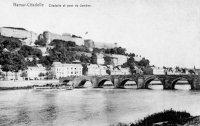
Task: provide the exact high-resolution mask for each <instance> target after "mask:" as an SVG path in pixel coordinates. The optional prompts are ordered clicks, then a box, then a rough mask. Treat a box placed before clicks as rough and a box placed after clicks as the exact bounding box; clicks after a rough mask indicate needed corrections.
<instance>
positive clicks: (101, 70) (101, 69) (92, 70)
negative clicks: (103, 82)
mask: <svg viewBox="0 0 200 126" xmlns="http://www.w3.org/2000/svg"><path fill="white" fill-rule="evenodd" d="M87 68H88V72H87V75H88V76H97V75H108V74H107V73H106V70H107V69H108V68H107V67H106V66H102V65H97V64H90V65H88V66H87Z"/></svg>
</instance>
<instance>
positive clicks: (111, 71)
mask: <svg viewBox="0 0 200 126" xmlns="http://www.w3.org/2000/svg"><path fill="white" fill-rule="evenodd" d="M0 73H1V74H0V76H1V77H0V78H1V80H42V79H45V78H46V77H47V76H49V75H48V74H50V75H51V76H52V78H51V79H59V78H62V77H68V76H82V75H83V66H82V65H81V64H66V63H61V62H54V63H53V65H52V68H51V70H47V69H46V68H45V67H43V66H42V65H41V64H37V66H32V67H28V69H27V70H25V71H19V72H17V73H14V72H3V71H0ZM128 74H130V72H129V68H121V67H113V66H111V65H109V66H103V65H97V64H88V65H87V71H86V75H87V76H97V75H128ZM2 75H4V77H3V76H2Z"/></svg>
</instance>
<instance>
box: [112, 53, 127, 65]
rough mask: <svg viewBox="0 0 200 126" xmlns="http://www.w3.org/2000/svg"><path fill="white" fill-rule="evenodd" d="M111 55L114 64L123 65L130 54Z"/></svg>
mask: <svg viewBox="0 0 200 126" xmlns="http://www.w3.org/2000/svg"><path fill="white" fill-rule="evenodd" d="M109 56H110V57H112V59H113V64H114V66H119V65H123V64H124V63H126V62H127V60H128V56H125V55H117V54H112V55H109Z"/></svg>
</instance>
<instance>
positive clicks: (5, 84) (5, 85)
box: [0, 80, 59, 90]
mask: <svg viewBox="0 0 200 126" xmlns="http://www.w3.org/2000/svg"><path fill="white" fill-rule="evenodd" d="M51 83H53V84H54V83H59V80H25V81H0V90H9V89H28V88H32V87H33V86H34V85H38V86H42V85H46V84H51Z"/></svg>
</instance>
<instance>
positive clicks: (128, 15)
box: [0, 0, 200, 68]
mask: <svg viewBox="0 0 200 126" xmlns="http://www.w3.org/2000/svg"><path fill="white" fill-rule="evenodd" d="M13 3H18V4H23V3H43V4H44V5H45V6H44V7H14V6H13ZM49 4H61V5H63V4H66V5H70V4H73V5H74V4H77V5H80V4H88V5H91V6H90V7H71V8H70V7H49ZM3 26H12V27H23V28H25V29H27V30H31V31H34V32H36V33H38V34H39V33H42V32H43V31H46V30H48V31H50V32H53V33H58V34H62V33H72V34H76V35H80V36H82V37H83V38H86V39H93V40H94V41H95V42H105V43H118V45H119V46H122V47H124V48H126V49H127V50H128V52H134V53H135V54H137V55H141V56H142V57H146V58H148V59H149V60H150V63H151V64H152V65H155V66H172V67H173V66H180V67H190V68H193V67H194V66H195V67H196V68H200V0H48V2H47V1H46V0H18V1H17V0H4V1H3V0H1V1H0V27H3ZM86 32H88V34H85V33H86Z"/></svg>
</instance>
